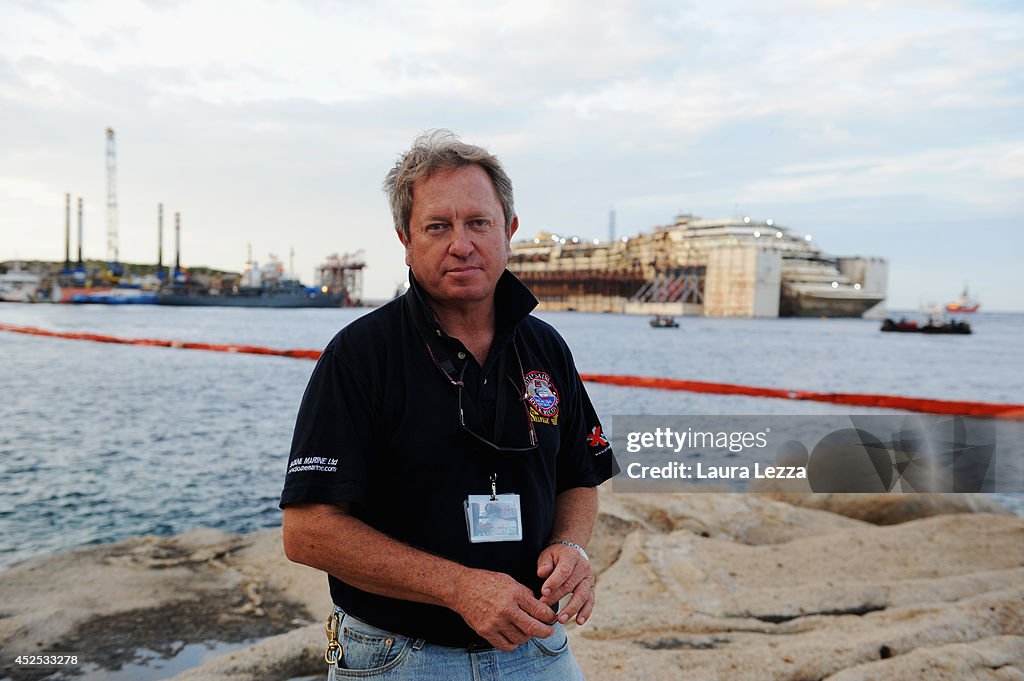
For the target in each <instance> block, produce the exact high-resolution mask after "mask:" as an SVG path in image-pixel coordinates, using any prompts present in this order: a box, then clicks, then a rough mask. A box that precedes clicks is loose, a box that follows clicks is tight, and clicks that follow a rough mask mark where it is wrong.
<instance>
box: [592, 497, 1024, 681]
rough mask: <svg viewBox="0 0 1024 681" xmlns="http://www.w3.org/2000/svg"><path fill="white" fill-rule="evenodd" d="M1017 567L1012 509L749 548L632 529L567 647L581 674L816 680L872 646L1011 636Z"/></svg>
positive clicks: (895, 652) (1020, 554) (1017, 600)
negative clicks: (570, 647) (1008, 514)
mask: <svg viewBox="0 0 1024 681" xmlns="http://www.w3.org/2000/svg"><path fill="white" fill-rule="evenodd" d="M1022 566H1024V520H1022V519H1020V518H1017V517H1004V516H993V515H981V514H979V515H955V516H952V515H951V516H939V517H935V518H929V519H923V520H917V521H913V522H908V523H904V524H902V525H897V526H893V527H874V526H870V525H861V526H857V527H851V528H848V529H842V530H836V531H834V532H830V533H824V534H818V535H814V536H809V537H803V538H796V539H793V540H791V541H789V542H786V543H783V544H772V545H760V546H751V545H744V544H739V543H736V542H732V541H726V540H722V539H713V538H705V537H701V536H699V535H694V534H692V533H690V532H686V531H672V532H668V533H660V534H655V533H650V532H646V531H643V530H638V531H635V532H634V533H632V534H631V535H630V536H629V537H628V539H627V540H626V542H624V544H623V546H622V549H621V552H620V556H619V559H618V560H617V561H616V562H615V564H614V565H612V566H611V567H609V568H608V569H606V570H605V571H604V573H602V575H601V576H600V578H599V579H598V593H599V606H598V608H597V610H595V613H594V615H593V617H592V618H591V620H590V622H589V623H588V625H587V626H586V627H583V628H577V629H574V631H573V632H572V636H573V647H574V650H575V651H576V655H577V658H578V659H579V661H580V665H581V667H582V668H583V670H584V673H585V674H586V676H587V678H588V679H590V681H602V680H605V679H607V680H611V679H620V678H630V679H648V678H649V679H665V678H672V679H719V678H720V679H766V680H772V679H778V680H783V679H786V680H793V681H795V680H797V679H823V678H826V677H828V676H829V675H831V674H835V673H838V672H839V671H841V670H843V669H846V668H852V667H856V666H858V665H863V664H866V663H868V662H871V661H874V660H878V659H880V658H881V657H882V655H883V652H882V651H887V653H885V654H887V655H888V656H889V657H897V656H900V655H904V654H906V653H909V652H911V651H913V650H916V649H918V648H922V647H929V648H930V647H932V646H936V645H947V644H952V643H958V642H964V641H977V640H983V639H988V638H993V637H1000V636H1011V637H1020V636H1022V635H1024V567H1022ZM1020 662H1021V659H1020V658H1019V656H1018V658H1017V661H1016V662H1015V663H1014V664H1020ZM965 664H966V663H965ZM893 678H895V677H893ZM905 678H921V677H916V676H908V677H905ZM964 678H971V677H964ZM978 678H984V677H978Z"/></svg>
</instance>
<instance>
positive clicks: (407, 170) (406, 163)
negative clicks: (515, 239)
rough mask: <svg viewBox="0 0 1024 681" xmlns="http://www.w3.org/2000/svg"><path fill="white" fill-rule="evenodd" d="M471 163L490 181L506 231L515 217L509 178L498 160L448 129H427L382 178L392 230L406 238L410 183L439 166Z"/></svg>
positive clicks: (450, 166) (407, 235)
mask: <svg viewBox="0 0 1024 681" xmlns="http://www.w3.org/2000/svg"><path fill="white" fill-rule="evenodd" d="M473 163H475V164H476V165H478V166H480V167H481V168H483V169H484V171H485V172H486V173H487V175H488V176H489V177H490V178H491V182H492V183H493V184H494V190H495V191H496V192H497V194H498V201H500V202H501V208H502V210H503V211H504V212H505V233H506V234H510V233H511V230H512V220H513V218H515V215H516V212H515V202H514V201H513V200H512V180H510V179H509V177H508V175H506V174H505V169H504V168H503V167H502V166H501V161H499V160H498V158H497V157H496V156H494V155H492V154H491V153H490V152H488V151H487V150H486V149H484V148H482V147H478V146H475V145H472V144H466V143H465V142H462V141H460V140H459V137H458V135H456V134H455V133H453V132H452V131H451V130H444V129H439V130H428V131H426V132H425V133H423V134H422V135H420V136H419V137H417V138H416V139H415V140H413V143H412V148H411V149H409V151H407V152H405V153H404V154H402V155H401V156H400V157H399V158H398V162H397V163H395V167H394V168H392V169H391V171H390V172H389V173H388V176H387V177H386V178H384V193H385V194H387V196H388V203H389V204H391V216H392V218H393V219H394V221H395V231H396V232H398V233H399V234H403V235H404V236H405V239H406V241H408V240H409V219H410V218H411V217H412V187H413V184H415V183H416V181H417V180H422V179H425V178H427V177H430V176H431V175H433V174H434V173H436V172H437V171H439V170H449V169H455V168H462V167H464V166H468V165H470V164H473Z"/></svg>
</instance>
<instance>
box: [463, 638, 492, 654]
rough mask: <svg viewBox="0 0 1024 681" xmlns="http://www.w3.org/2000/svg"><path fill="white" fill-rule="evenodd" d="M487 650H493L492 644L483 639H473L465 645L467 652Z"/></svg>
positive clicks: (483, 651)
mask: <svg viewBox="0 0 1024 681" xmlns="http://www.w3.org/2000/svg"><path fill="white" fill-rule="evenodd" d="M489 650H494V646H492V645H491V644H490V643H488V642H487V641H484V640H480V641H474V642H473V643H470V644H469V645H468V646H466V652H467V653H485V652H487V651H489Z"/></svg>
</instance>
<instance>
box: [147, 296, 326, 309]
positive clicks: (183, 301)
mask: <svg viewBox="0 0 1024 681" xmlns="http://www.w3.org/2000/svg"><path fill="white" fill-rule="evenodd" d="M157 304H158V305H172V306H177V307H264V308H308V307H317V308H324V307H344V306H345V297H344V296H336V295H324V294H320V293H318V294H308V295H298V294H296V295H291V294H287V295H255V296H234V295H228V296H211V295H204V294H199V295H188V294H180V293H167V294H161V295H160V297H159V299H158V300H157Z"/></svg>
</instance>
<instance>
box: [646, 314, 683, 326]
mask: <svg viewBox="0 0 1024 681" xmlns="http://www.w3.org/2000/svg"><path fill="white" fill-rule="evenodd" d="M651 328H652V329H677V328H679V322H677V321H676V318H675V317H672V316H671V315H662V314H656V315H654V316H653V317H651Z"/></svg>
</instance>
